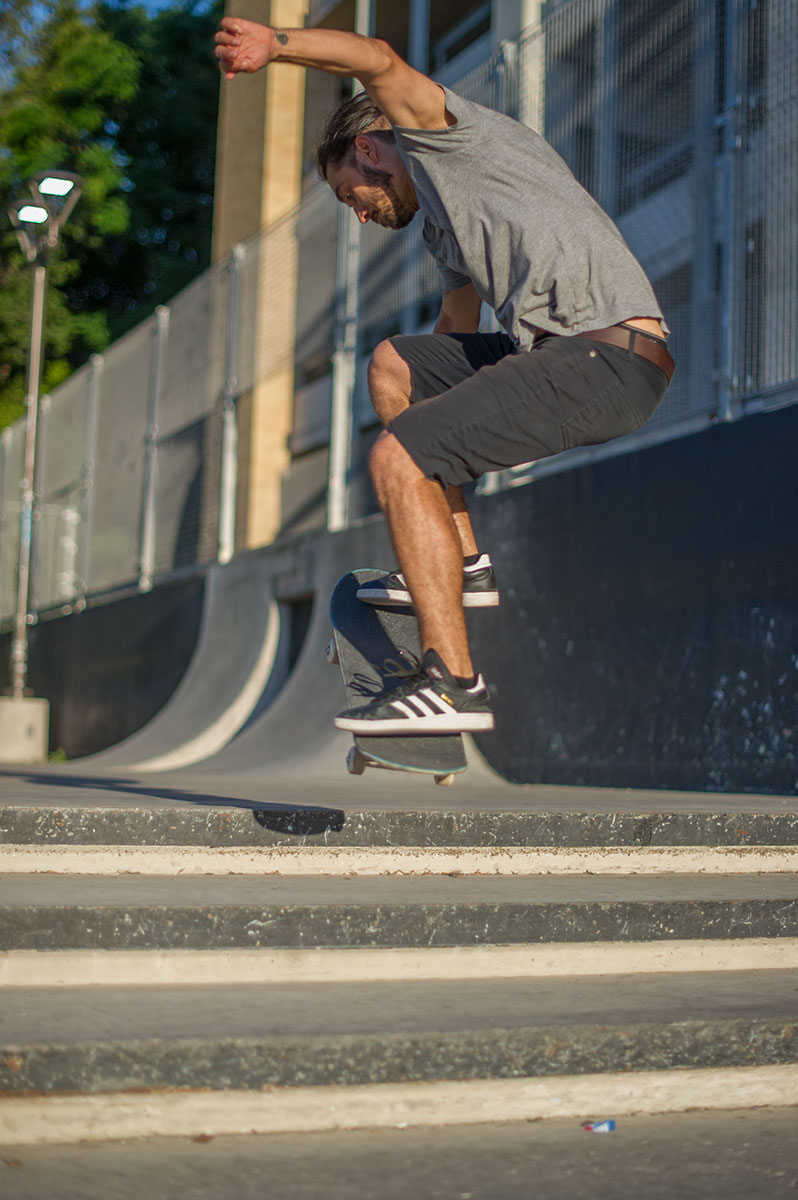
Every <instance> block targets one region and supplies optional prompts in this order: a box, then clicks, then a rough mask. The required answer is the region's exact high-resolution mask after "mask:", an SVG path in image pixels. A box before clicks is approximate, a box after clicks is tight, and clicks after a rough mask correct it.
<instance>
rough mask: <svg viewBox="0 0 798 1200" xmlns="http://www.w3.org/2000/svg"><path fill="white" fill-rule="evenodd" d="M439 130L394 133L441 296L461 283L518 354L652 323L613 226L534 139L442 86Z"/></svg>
mask: <svg viewBox="0 0 798 1200" xmlns="http://www.w3.org/2000/svg"><path fill="white" fill-rule="evenodd" d="M443 90H444V92H445V94H446V107H447V108H448V110H449V112H450V113H451V114H452V116H453V117H454V118H455V120H456V122H457V123H456V124H455V125H451V126H449V128H447V129H404V128H401V127H398V126H395V127H394V133H395V135H396V144H397V149H398V151H399V153H400V155H401V157H402V160H403V161H404V163H405V164H406V166H407V169H408V171H409V172H410V177H411V179H412V181H413V185H414V187H415V189H416V195H417V197H418V202H419V204H420V206H421V212H422V214H423V216H424V218H425V219H424V243H425V245H426V247H427V249H428V250H429V251H430V253H431V254H432V255H433V257H434V258H435V261H436V262H437V264H438V268H439V271H440V274H441V278H442V283H443V288H444V291H451V290H454V289H456V288H459V287H464V286H465V285H466V284H467V283H469V282H471V283H473V285H474V287H475V288H476V290H477V293H478V294H479V296H480V297H481V298H482V299H483V300H484V301H485V302H486V303H487V304H489V305H490V307H491V308H492V309H493V310H494V312H495V313H496V316H497V318H498V320H499V322H500V323H501V325H502V326H503V328H504V329H505V330H506V331H507V333H508V334H509V335H510V337H512V338H513V340H514V341H515V343H516V345H517V346H519V347H520V348H521V349H528V348H529V347H530V346H531V345H532V342H533V340H534V336H535V329H536V328H537V329H542V330H546V331H548V332H549V333H560V334H576V333H582V332H584V331H585V330H589V329H603V328H605V327H606V326H608V325H615V324H616V323H617V322H618V321H623V320H627V319H628V318H630V317H655V318H661V317H662V313H661V311H660V308H659V305H658V304H657V299H656V296H655V295H654V292H653V289H652V287H651V284H650V283H649V281H648V279H647V278H646V275H645V273H644V272H643V269H642V267H641V266H640V264H639V263H638V261H637V259H636V258H635V257H634V255H633V254H632V252H631V251H630V249H629V247H628V246H627V245H626V242H625V241H624V240H623V238H622V237H621V234H620V233H619V231H618V229H617V228H616V227H615V225H614V224H613V222H612V221H611V220H610V218H609V217H608V216H607V214H606V213H605V212H604V211H603V210H602V209H601V208H599V206H598V204H596V202H595V200H593V199H592V197H591V196H589V195H588V193H587V192H586V191H585V189H584V188H583V187H582V186H581V184H579V183H578V182H577V180H576V179H575V178H574V176H573V175H572V174H571V171H570V170H569V168H568V167H567V166H566V165H565V163H564V162H563V160H562V159H561V158H560V156H559V154H557V153H556V151H555V150H553V149H552V148H551V146H549V144H548V143H547V142H546V141H544V139H543V138H542V137H541V136H540V135H539V134H537V133H535V132H534V130H532V129H529V128H528V127H527V126H526V125H521V124H520V123H519V122H518V121H514V120H512V118H510V117H506V116H503V115H502V114H501V113H497V112H494V111H492V110H491V109H488V108H483V107H482V105H481V104H474V103H472V102H471V101H470V100H464V99H462V97H460V96H456V95H455V94H454V92H450V91H449V90H448V88H444V89H443Z"/></svg>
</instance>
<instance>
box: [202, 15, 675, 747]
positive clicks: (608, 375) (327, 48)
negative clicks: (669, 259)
mask: <svg viewBox="0 0 798 1200" xmlns="http://www.w3.org/2000/svg"><path fill="white" fill-rule="evenodd" d="M216 55H217V58H218V59H219V61H220V66H221V70H222V71H223V73H224V75H225V77H226V78H227V79H233V78H234V77H235V76H236V75H237V74H239V73H240V72H252V71H257V70H259V69H260V68H261V67H265V66H267V65H268V64H269V63H270V62H281V63H295V64H296V65H298V66H303V67H316V68H318V69H319V70H322V71H328V72H331V73H332V74H336V75H341V76H347V77H349V76H352V77H354V78H356V79H358V80H359V81H360V82H361V83H362V85H363V87H364V89H365V91H364V92H363V93H361V94H360V95H358V96H355V97H354V98H353V99H351V100H348V101H346V102H345V103H344V104H342V105H341V106H340V108H339V109H338V110H337V111H336V112H335V113H333V115H332V117H331V118H330V120H329V122H328V125H327V128H326V130H325V133H324V135H323V137H322V140H321V142H320V144H319V147H318V163H319V172H320V174H321V175H322V177H323V178H324V179H325V180H326V181H327V183H328V184H329V185H330V187H331V188H332V189H333V191H334V192H335V195H336V196H337V198H338V199H339V200H340V201H341V202H342V203H343V204H347V205H349V207H350V208H352V209H353V211H354V214H355V216H356V217H357V219H358V220H359V221H361V222H362V223H363V224H365V223H366V222H367V221H376V222H377V223H378V224H379V225H382V226H383V227H385V228H389V229H402V228H404V227H405V226H406V225H408V224H409V223H410V221H412V220H413V218H414V217H415V215H416V213H419V212H420V213H421V215H422V218H423V222H424V229H423V236H424V242H425V245H426V247H427V249H428V250H429V251H430V253H431V254H432V255H433V256H434V258H435V261H436V263H437V264H438V268H439V271H440V275H441V282H442V287H443V302H442V305H441V310H440V315H439V317H438V320H437V323H436V325H435V330H434V332H433V333H432V334H429V335H425V336H405V337H393V338H388V339H387V340H386V341H384V342H381V343H380V344H379V345H378V346H377V348H376V350H375V351H374V354H373V356H372V358H371V362H370V364H369V389H370V393H371V399H372V403H373V405H374V408H375V411H376V413H377V415H378V416H379V418H380V420H381V421H382V423H383V425H384V427H385V428H384V430H383V432H382V433H381V435H380V437H379V438H378V440H377V442H376V443H375V445H374V448H373V450H372V453H371V458H370V463H369V466H370V471H371V478H372V481H373V484H374V489H375V492H376V495H377V499H378V501H379V503H380V506H381V508H382V510H383V512H384V513H385V517H386V519H387V522H388V527H389V530H390V534H391V538H392V541H393V545H394V549H395V552H396V556H397V559H398V564H399V567H398V571H397V572H392V573H391V574H389V575H387V576H385V577H384V578H382V579H379V580H376V581H375V582H374V583H373V584H370V585H365V586H364V587H362V588H361V589H360V591H359V592H358V597H359V598H360V599H361V600H363V601H364V602H366V603H369V602H370V603H377V604H397V605H401V604H410V603H412V605H413V607H414V609H415V612H416V615H417V617H418V622H419V628H420V634H421V645H422V651H423V658H422V661H421V663H420V664H419V669H418V673H417V674H416V675H414V676H412V677H410V678H408V679H407V680H406V681H405V682H403V683H402V684H401V685H400V686H399V687H397V688H392V689H391V690H390V692H389V693H386V694H384V695H383V696H378V697H376V698H375V699H373V700H372V701H371V702H370V703H368V704H365V705H363V706H361V707H358V708H352V709H348V710H347V711H346V712H344V713H341V714H339V716H338V717H336V719H335V724H336V725H337V726H338V727H339V728H340V729H347V730H351V731H352V732H354V733H365V734H369V733H375V734H377V733H396V734H404V733H427V732H429V733H438V732H441V733H444V732H445V733H456V732H466V731H477V730H486V729H492V728H493V712H492V709H491V702H490V695H489V692H488V689H487V686H486V684H485V681H484V679H483V678H482V676H481V675H478V674H476V672H475V670H474V666H473V664H472V662H471V656H470V652H469V646H468V639H467V635H466V626H465V617H464V606H479V605H489V604H496V603H497V602H498V593H497V590H496V583H495V579H494V575H493V568H492V566H491V562H490V558H489V556H488V555H487V554H480V553H479V550H478V547H477V545H476V541H475V539H474V533H473V530H472V528H471V523H470V520H469V517H468V513H467V511H466V507H465V503H464V500H463V495H462V491H461V487H462V485H463V484H464V483H467V482H470V481H472V480H474V479H477V478H478V477H479V476H480V475H481V474H483V472H485V471H496V470H501V469H502V468H506V467H512V466H515V465H517V464H519V463H524V462H530V461H532V460H534V459H540V458H545V457H547V456H550V455H553V454H558V453H560V452H561V451H563V450H568V449H570V448H572V447H574V446H586V445H592V444H595V443H600V442H606V441H609V440H610V439H611V438H616V437H620V436H621V435H623V434H626V433H631V432H632V431H633V430H635V429H638V428H639V427H640V426H641V425H642V424H644V422H645V421H647V420H648V418H649V417H650V416H651V414H652V413H653V412H654V409H655V408H656V407H657V405H658V404H659V403H660V401H661V400H662V397H663V396H664V394H665V389H666V388H667V386H668V383H669V382H670V378H671V375H672V374H673V360H672V358H671V356H670V354H669V353H668V350H667V346H666V338H667V334H668V329H667V326H666V325H665V324H664V321H663V317H662V313H661V311H660V308H659V305H658V303H657V300H656V297H655V295H654V292H653V290H652V288H651V285H650V283H649V281H648V279H647V278H646V276H645V274H644V272H643V270H642V268H641V266H640V264H639V263H638V262H637V260H636V259H635V258H634V256H633V255H632V253H631V252H630V250H629V248H628V247H627V245H626V243H625V242H624V240H623V238H622V237H621V234H620V233H619V231H618V230H617V228H616V227H615V225H614V224H613V223H612V221H611V220H610V218H609V217H608V216H607V215H606V213H604V212H603V210H602V209H601V208H599V206H598V205H597V204H596V202H595V201H594V200H593V199H592V198H591V197H590V196H589V195H588V193H587V192H586V191H585V190H584V189H583V188H582V187H581V185H580V184H579V183H578V182H577V180H576V179H575V178H574V176H573V175H572V173H571V171H570V170H569V169H568V167H567V166H566V165H565V163H564V162H563V160H562V159H561V158H560V157H559V155H558V154H557V153H556V152H555V151H554V150H553V149H552V148H551V147H550V146H549V145H548V144H547V142H545V141H544V139H543V138H542V137H540V135H539V134H537V133H535V132H534V131H533V130H531V129H529V128H527V127H526V126H525V125H522V124H520V123H519V122H517V121H514V120H512V119H511V118H509V117H506V116H503V115H501V114H500V113H497V112H494V111H492V110H490V109H487V108H483V107H482V106H481V105H478V104H473V103H471V102H470V101H467V100H463V99H461V98H460V97H459V96H457V95H455V94H454V93H453V92H451V91H449V90H448V88H445V87H442V86H441V85H439V84H437V83H435V82H434V81H433V80H431V79H429V78H427V76H426V75H422V74H421V73H420V72H418V71H416V70H414V69H413V68H412V67H410V66H409V65H408V64H407V63H406V62H404V61H403V60H402V59H401V58H400V57H399V55H398V54H396V53H395V52H394V51H393V50H392V49H391V48H390V46H388V45H387V44H386V43H385V42H382V41H379V40H377V39H374V38H364V37H360V36H359V35H357V34H354V33H346V32H342V31H338V30H329V29H285V30H282V29H272V28H269V27H268V26H264V25H258V24H256V23H255V22H252V21H245V20H242V19H240V18H236V17H232V18H231V17H226V18H225V19H224V20H223V21H222V26H221V29H220V31H219V32H218V33H217V34H216ZM483 302H484V303H486V304H488V305H489V306H490V307H491V308H492V309H493V311H494V312H495V313H496V317H497V319H498V321H499V323H500V325H501V326H502V328H503V330H504V332H503V333H487V334H486V333H480V332H479V319H480V310H481V306H482V303H483ZM567 552H568V550H567V546H564V547H563V553H567Z"/></svg>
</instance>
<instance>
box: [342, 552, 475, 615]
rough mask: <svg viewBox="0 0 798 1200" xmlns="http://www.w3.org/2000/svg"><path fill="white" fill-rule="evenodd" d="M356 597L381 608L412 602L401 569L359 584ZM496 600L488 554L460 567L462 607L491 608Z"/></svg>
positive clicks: (409, 605)
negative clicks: (469, 564) (461, 573)
mask: <svg viewBox="0 0 798 1200" xmlns="http://www.w3.org/2000/svg"><path fill="white" fill-rule="evenodd" d="M357 598H358V600H362V601H363V603H364V604H377V605H379V606H380V607H381V608H391V607H396V608H410V607H412V604H413V601H412V600H411V599H410V592H409V591H408V590H407V584H406V583H405V577H404V575H403V574H402V573H401V571H390V572H389V573H388V574H387V575H380V576H378V577H377V578H376V579H370V580H368V582H367V583H361V585H360V587H359V588H358V590H357ZM498 603H499V589H498V588H497V586H496V575H495V573H494V570H493V564H492V562H491V561H490V555H489V554H481V555H480V556H479V558H478V559H477V561H476V562H475V563H472V565H471V566H470V567H464V568H463V607H464V608H493V607H495V606H496V605H497V604H498Z"/></svg>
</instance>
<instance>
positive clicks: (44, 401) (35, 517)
mask: <svg viewBox="0 0 798 1200" xmlns="http://www.w3.org/2000/svg"><path fill="white" fill-rule="evenodd" d="M52 407H53V406H52V401H51V399H50V396H49V395H48V394H45V395H44V396H42V397H41V398H40V400H39V428H38V430H37V433H36V462H35V465H34V469H33V494H32V504H33V507H32V509H31V519H32V521H33V529H34V534H35V536H34V537H33V539H32V543H31V560H30V583H29V585H28V597H29V599H28V614H29V622H30V623H31V624H34V623H35V622H36V620H38V617H37V615H36V614H37V613H38V609H39V595H38V591H39V579H40V577H41V561H40V555H41V551H42V547H41V541H42V527H43V525H44V516H45V506H44V504H43V502H42V496H43V495H44V492H45V468H46V461H47V459H46V455H47V419H48V417H49V415H50V411H51V409H52ZM37 527H38V528H37ZM44 536H45V537H46V534H45V535H44Z"/></svg>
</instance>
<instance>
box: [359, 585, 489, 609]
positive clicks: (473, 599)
mask: <svg viewBox="0 0 798 1200" xmlns="http://www.w3.org/2000/svg"><path fill="white" fill-rule="evenodd" d="M356 595H357V598H358V600H360V601H361V602H362V603H363V604H373V605H375V606H376V607H379V608H412V607H413V601H412V600H411V599H410V596H409V594H408V593H407V592H404V593H402V592H394V593H390V592H383V593H379V592H375V591H373V589H370V590H369V591H368V592H366V593H365V594H364V593H362V592H357V593H356ZM498 603H499V593H498V592H464V593H463V608H495V607H496V606H497V605H498Z"/></svg>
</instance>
